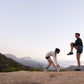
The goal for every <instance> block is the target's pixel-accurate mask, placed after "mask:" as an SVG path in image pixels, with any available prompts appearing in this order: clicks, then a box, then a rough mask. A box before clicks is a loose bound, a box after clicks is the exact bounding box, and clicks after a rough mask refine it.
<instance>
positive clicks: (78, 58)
mask: <svg viewBox="0 0 84 84" xmlns="http://www.w3.org/2000/svg"><path fill="white" fill-rule="evenodd" d="M80 56H81V54H79V53H77V63H78V68H79V69H80Z"/></svg>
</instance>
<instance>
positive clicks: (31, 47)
mask: <svg viewBox="0 0 84 84" xmlns="http://www.w3.org/2000/svg"><path fill="white" fill-rule="evenodd" d="M75 32H79V33H81V38H82V39H83V41H84V0H0V52H1V53H10V54H13V55H16V56H17V57H27V56H28V57H31V58H40V59H44V58H45V54H46V53H47V52H48V51H53V50H54V49H55V48H56V47H57V48H60V49H61V53H60V54H59V55H58V59H59V60H76V59H75V58H76V56H75V54H74V55H73V56H67V55H66V54H67V53H68V52H69V51H70V46H69V44H70V42H72V41H75V37H74V34H75ZM74 53H75V50H74ZM83 59H84V54H82V58H81V60H82V61H83Z"/></svg>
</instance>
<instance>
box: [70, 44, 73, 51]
mask: <svg viewBox="0 0 84 84" xmlns="http://www.w3.org/2000/svg"><path fill="white" fill-rule="evenodd" d="M70 46H71V52H73V43H71V44H70Z"/></svg>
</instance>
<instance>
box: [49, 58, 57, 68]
mask: <svg viewBox="0 0 84 84" xmlns="http://www.w3.org/2000/svg"><path fill="white" fill-rule="evenodd" d="M50 61H51V63H52V65H53V67H54V68H55V69H56V70H57V67H56V66H55V64H54V62H53V61H52V59H51V60H50Z"/></svg>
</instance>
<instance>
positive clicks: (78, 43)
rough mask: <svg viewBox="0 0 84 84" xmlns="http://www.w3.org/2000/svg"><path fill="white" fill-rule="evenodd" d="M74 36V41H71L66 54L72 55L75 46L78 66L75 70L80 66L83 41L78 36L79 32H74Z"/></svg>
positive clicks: (79, 69) (78, 69)
mask: <svg viewBox="0 0 84 84" xmlns="http://www.w3.org/2000/svg"><path fill="white" fill-rule="evenodd" d="M75 37H76V41H75V43H73V42H72V43H71V44H70V46H71V51H70V52H69V53H68V54H67V55H73V48H75V49H76V50H77V52H76V56H77V63H78V68H77V69H75V71H81V68H80V57H81V54H82V52H83V42H82V39H81V38H80V34H79V33H75Z"/></svg>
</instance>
